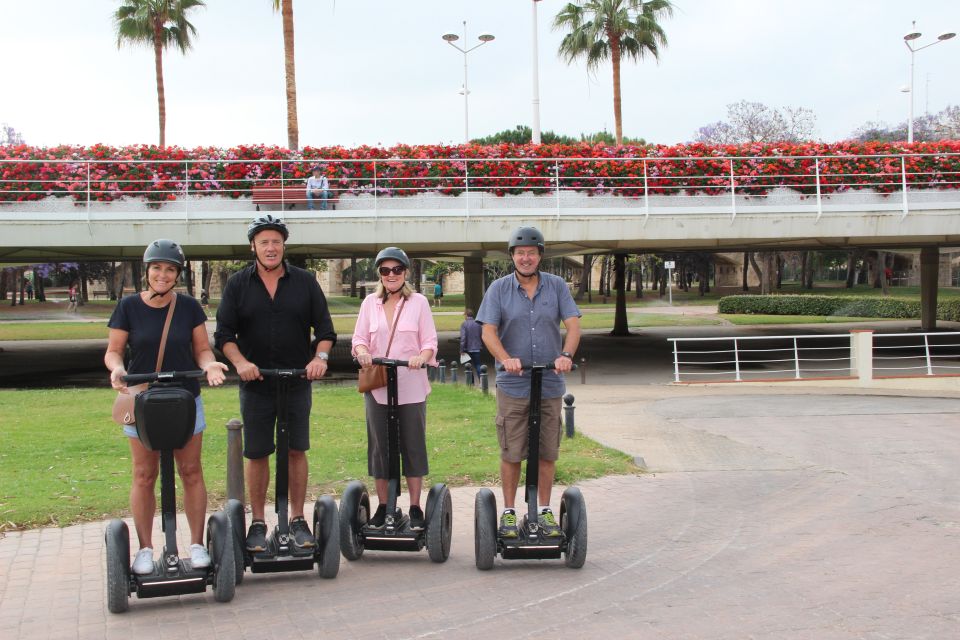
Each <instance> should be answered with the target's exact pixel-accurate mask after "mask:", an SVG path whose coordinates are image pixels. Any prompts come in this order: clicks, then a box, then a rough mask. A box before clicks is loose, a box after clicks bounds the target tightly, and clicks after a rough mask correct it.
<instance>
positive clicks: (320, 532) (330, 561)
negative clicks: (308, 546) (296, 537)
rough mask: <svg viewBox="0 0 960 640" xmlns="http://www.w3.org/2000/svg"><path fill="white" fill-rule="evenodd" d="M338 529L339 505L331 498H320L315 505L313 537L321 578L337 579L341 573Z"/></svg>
mask: <svg viewBox="0 0 960 640" xmlns="http://www.w3.org/2000/svg"><path fill="white" fill-rule="evenodd" d="M338 527H339V518H338V517H337V503H336V502H335V501H334V499H333V498H331V497H330V496H320V497H319V498H317V501H316V502H315V503H313V537H314V538H315V539H316V541H317V550H316V552H315V557H316V560H317V573H319V574H320V577H321V578H327V579H332V578H336V577H337V574H338V573H339V572H340V546H339V545H338V544H337V542H338V535H337V534H338Z"/></svg>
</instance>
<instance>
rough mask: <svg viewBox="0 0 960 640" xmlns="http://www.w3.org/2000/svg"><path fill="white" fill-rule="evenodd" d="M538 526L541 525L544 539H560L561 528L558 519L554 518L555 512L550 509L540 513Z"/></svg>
mask: <svg viewBox="0 0 960 640" xmlns="http://www.w3.org/2000/svg"><path fill="white" fill-rule="evenodd" d="M537 524H538V525H540V531H542V532H543V537H544V538H559V537H560V535H561V534H560V527H559V525H557V519H556V518H554V517H553V511H551V510H550V509H549V508H548V509H545V510H543V511H541V512H540V515H539V516H538V517H537Z"/></svg>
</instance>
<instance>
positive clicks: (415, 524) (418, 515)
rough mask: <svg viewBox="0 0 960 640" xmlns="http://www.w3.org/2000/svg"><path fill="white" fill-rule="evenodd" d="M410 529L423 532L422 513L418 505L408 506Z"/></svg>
mask: <svg viewBox="0 0 960 640" xmlns="http://www.w3.org/2000/svg"><path fill="white" fill-rule="evenodd" d="M410 528H411V529H412V530H413V531H423V511H422V510H421V509H420V506H419V505H411V506H410Z"/></svg>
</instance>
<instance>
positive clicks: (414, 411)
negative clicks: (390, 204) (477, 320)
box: [353, 247, 438, 530]
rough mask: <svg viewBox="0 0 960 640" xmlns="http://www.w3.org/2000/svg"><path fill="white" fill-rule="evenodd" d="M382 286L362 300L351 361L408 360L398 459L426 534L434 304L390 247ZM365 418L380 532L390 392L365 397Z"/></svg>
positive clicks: (400, 378) (402, 381)
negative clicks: (424, 496) (422, 496)
mask: <svg viewBox="0 0 960 640" xmlns="http://www.w3.org/2000/svg"><path fill="white" fill-rule="evenodd" d="M375 263H376V268H377V273H378V274H379V275H380V281H379V282H378V283H377V288H376V290H375V291H374V292H373V293H371V294H370V295H368V296H367V297H366V298H364V300H363V303H362V304H361V305H360V314H359V315H358V316H357V326H356V328H355V329H354V331H353V355H354V357H355V358H356V359H357V362H359V363H360V366H362V367H369V366H371V364H372V363H373V359H374V358H386V357H389V358H391V359H396V360H406V361H407V363H408V364H407V366H406V367H398V368H397V391H398V396H399V397H398V399H397V400H398V403H399V409H400V456H401V459H402V462H403V474H404V476H405V477H406V479H407V490H408V491H409V492H410V510H409V515H410V528H411V529H414V530H418V529H423V524H424V516H423V509H422V508H421V507H420V492H421V489H422V487H423V476H425V475H427V473H428V472H429V465H428V460H427V396H428V395H429V394H430V383H429V382H428V381H427V370H426V369H425V368H424V365H432V366H437V362H436V359H435V357H434V356H435V354H436V352H437V345H438V341H437V328H436V326H435V325H434V323H433V314H432V313H431V312H430V303H429V302H428V301H427V298H426V297H425V296H424V295H422V294H420V293H417V292H416V291H414V290H413V287H411V286H410V283H409V282H407V280H406V273H407V271H408V270H409V269H410V258H408V257H407V254H406V253H405V252H404V251H403V250H402V249H398V248H397V247H387V248H386V249H384V250H383V251H381V252H380V253H378V254H377V258H376V260H375ZM363 400H364V403H365V405H366V413H367V439H368V442H367V473H369V474H370V475H371V476H373V478H374V482H375V484H376V488H377V499H378V500H379V501H380V503H379V506H378V507H377V510H376V512H375V513H374V515H373V517H372V518H371V519H370V526H373V527H377V528H379V527H382V526H383V525H384V522H385V520H386V514H387V506H386V505H387V498H388V496H387V488H388V486H389V467H388V456H387V444H388V440H387V389H386V387H381V388H379V389H374V390H373V391H367V392H366V393H364V394H363Z"/></svg>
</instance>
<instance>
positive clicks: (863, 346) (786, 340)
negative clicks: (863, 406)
mask: <svg viewBox="0 0 960 640" xmlns="http://www.w3.org/2000/svg"><path fill="white" fill-rule="evenodd" d="M668 340H669V341H670V342H672V343H673V381H674V382H678V383H679V382H745V381H759V380H766V381H770V380H777V379H781V380H782V379H789V380H816V379H827V378H837V377H842V378H850V377H860V378H861V379H862V378H888V377H910V376H916V375H924V376H936V375H956V374H960V332H938V333H878V334H875V333H873V332H872V331H854V332H851V333H849V334H823V335H817V334H814V335H792V336H790V335H782V336H742V337H716V338H669V339H668Z"/></svg>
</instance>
